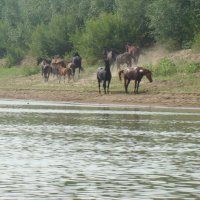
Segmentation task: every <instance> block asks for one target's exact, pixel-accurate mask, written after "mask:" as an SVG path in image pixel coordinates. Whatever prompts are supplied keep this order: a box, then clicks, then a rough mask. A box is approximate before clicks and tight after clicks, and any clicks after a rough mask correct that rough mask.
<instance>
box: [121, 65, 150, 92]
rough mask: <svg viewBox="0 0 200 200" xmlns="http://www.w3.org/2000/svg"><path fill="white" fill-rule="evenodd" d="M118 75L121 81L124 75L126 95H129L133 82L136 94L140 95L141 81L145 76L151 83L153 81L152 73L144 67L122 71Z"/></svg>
mask: <svg viewBox="0 0 200 200" xmlns="http://www.w3.org/2000/svg"><path fill="white" fill-rule="evenodd" d="M118 74H119V79H120V80H121V79H122V78H121V77H122V74H123V75H124V88H125V92H126V93H128V85H129V83H130V81H131V80H135V89H134V93H138V89H139V85H140V81H141V80H142V78H143V76H146V77H147V79H148V80H149V82H152V81H153V80H152V73H151V71H150V70H148V69H146V68H143V67H134V68H133V67H131V68H128V69H125V70H120V71H119V73H118Z"/></svg>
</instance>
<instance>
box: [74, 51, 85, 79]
mask: <svg viewBox="0 0 200 200" xmlns="http://www.w3.org/2000/svg"><path fill="white" fill-rule="evenodd" d="M72 63H74V65H75V69H76V68H78V69H79V75H80V71H84V69H83V67H82V58H81V56H80V55H79V54H78V52H76V53H75V54H74V56H73V58H72ZM75 71H76V70H74V71H73V75H74V76H75Z"/></svg>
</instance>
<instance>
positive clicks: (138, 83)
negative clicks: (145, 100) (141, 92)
mask: <svg viewBox="0 0 200 200" xmlns="http://www.w3.org/2000/svg"><path fill="white" fill-rule="evenodd" d="M139 85H140V81H138V82H137V88H136V93H137V94H138V89H139Z"/></svg>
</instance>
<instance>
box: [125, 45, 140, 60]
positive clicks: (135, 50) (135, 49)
mask: <svg viewBox="0 0 200 200" xmlns="http://www.w3.org/2000/svg"><path fill="white" fill-rule="evenodd" d="M125 48H126V51H127V52H128V53H130V54H131V55H132V58H133V60H134V63H135V64H137V63H138V59H139V56H140V53H141V50H140V47H139V46H135V45H129V44H126V46H125Z"/></svg>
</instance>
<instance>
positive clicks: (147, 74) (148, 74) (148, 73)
mask: <svg viewBox="0 0 200 200" xmlns="http://www.w3.org/2000/svg"><path fill="white" fill-rule="evenodd" d="M145 75H146V77H147V79H148V80H149V82H150V83H151V82H153V79H152V72H151V71H150V70H148V69H145Z"/></svg>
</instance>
